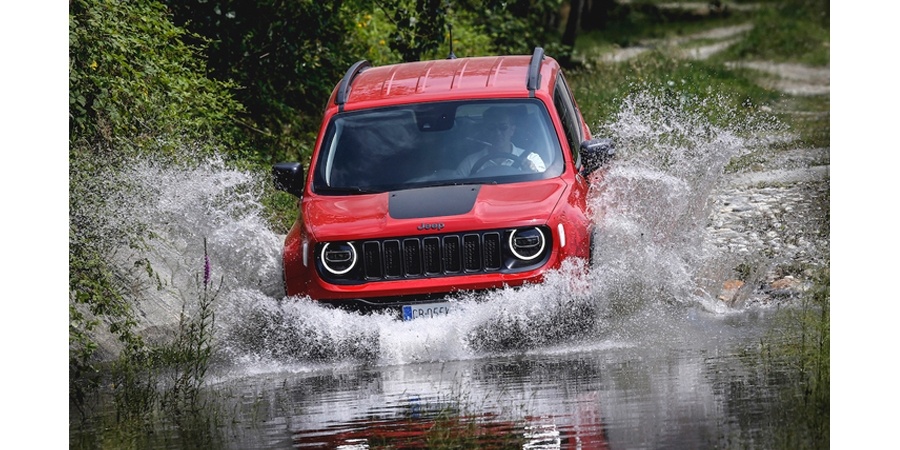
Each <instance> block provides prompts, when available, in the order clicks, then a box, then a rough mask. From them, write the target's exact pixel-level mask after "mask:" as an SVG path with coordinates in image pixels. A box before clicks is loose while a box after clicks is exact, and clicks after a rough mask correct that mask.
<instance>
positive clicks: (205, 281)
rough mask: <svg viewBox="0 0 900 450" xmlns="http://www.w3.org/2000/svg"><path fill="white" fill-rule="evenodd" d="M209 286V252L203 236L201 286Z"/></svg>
mask: <svg viewBox="0 0 900 450" xmlns="http://www.w3.org/2000/svg"><path fill="white" fill-rule="evenodd" d="M207 286H209V252H208V251H207V249H206V238H203V287H204V288H206V287H207Z"/></svg>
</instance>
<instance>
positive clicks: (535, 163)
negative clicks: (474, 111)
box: [456, 106, 547, 176]
mask: <svg viewBox="0 0 900 450" xmlns="http://www.w3.org/2000/svg"><path fill="white" fill-rule="evenodd" d="M483 117H484V121H485V125H486V128H487V130H488V132H487V135H486V136H485V138H486V142H484V144H485V146H484V148H483V149H481V151H478V152H475V153H473V154H471V155H469V156H467V157H466V158H465V159H463V160H462V162H460V163H459V166H457V169H456V170H457V172H458V173H459V174H461V175H463V176H470V175H474V174H475V173H477V172H478V171H480V170H481V169H483V168H485V167H491V166H498V165H499V166H513V165H517V166H518V167H519V169H521V170H522V171H526V172H543V171H545V170H547V166H546V164H544V160H543V159H541V157H540V155H538V154H537V153H534V152H528V151H526V150H525V149H523V148H521V147H518V146H516V145H515V144H513V142H512V140H511V139H512V136H513V134H514V133H515V132H516V124H515V121H513V118H512V114H510V112H509V111H508V110H507V109H504V108H501V107H496V106H494V107H491V108H488V109H487V110H486V111H485V112H484V115H483ZM479 142H482V141H479ZM504 155H509V156H504ZM482 160H484V161H482Z"/></svg>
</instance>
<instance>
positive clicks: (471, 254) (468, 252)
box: [463, 234, 481, 272]
mask: <svg viewBox="0 0 900 450" xmlns="http://www.w3.org/2000/svg"><path fill="white" fill-rule="evenodd" d="M463 265H464V267H465V269H466V271H467V272H477V271H479V270H481V236H479V235H477V234H467V235H465V236H463Z"/></svg>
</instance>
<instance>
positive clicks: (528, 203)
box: [303, 178, 568, 241]
mask: <svg viewBox="0 0 900 450" xmlns="http://www.w3.org/2000/svg"><path fill="white" fill-rule="evenodd" d="M567 187H568V186H567V184H566V183H565V182H564V181H563V180H562V179H560V178H554V179H550V180H541V181H534V182H525V183H513V184H500V185H459V186H440V187H428V188H419V189H409V190H403V191H395V192H384V193H378V194H361V195H352V196H324V195H315V196H313V195H311V196H307V197H305V198H304V199H303V218H304V220H303V222H304V224H305V226H306V227H307V232H308V233H310V234H312V235H313V236H314V237H315V238H316V240H319V241H327V240H355V239H373V238H385V237H392V236H397V237H402V236H411V235H419V234H436V233H456V232H464V231H471V230H485V229H493V228H507V227H517V226H526V225H540V224H543V223H546V222H547V219H548V218H549V217H550V215H551V214H552V212H553V210H554V208H556V205H557V204H558V203H559V200H560V198H562V197H563V195H564V194H565V192H566V190H567Z"/></svg>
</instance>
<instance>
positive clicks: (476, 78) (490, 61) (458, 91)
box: [328, 47, 559, 110]
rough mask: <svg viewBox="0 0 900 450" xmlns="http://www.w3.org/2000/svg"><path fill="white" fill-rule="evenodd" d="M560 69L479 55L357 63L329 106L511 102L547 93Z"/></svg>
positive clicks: (546, 61) (538, 54)
mask: <svg viewBox="0 0 900 450" xmlns="http://www.w3.org/2000/svg"><path fill="white" fill-rule="evenodd" d="M558 71H559V64H558V63H557V62H556V60H554V59H553V58H550V57H547V56H545V55H544V53H543V49H541V48H539V47H538V48H536V49H535V52H534V54H532V55H530V56H529V55H509V56H483V57H472V58H455V59H443V60H432V61H419V62H410V63H401V64H391V65H386V66H379V67H372V66H371V65H369V64H368V62H366V61H359V62H357V63H356V64H354V65H353V66H352V67H351V68H350V69H349V70H348V71H347V75H346V76H345V77H344V78H343V79H342V80H341V82H340V83H339V84H338V85H337V87H335V90H334V92H333V93H332V96H331V99H330V100H329V104H328V107H329V108H333V107H338V108H339V109H340V110H353V109H361V108H369V107H378V106H387V105H393V104H402V103H414V102H425V101H439V100H455V99H464V98H467V99H468V98H498V97H499V98H504V97H505V98H510V97H529V96H532V97H533V96H535V93H536V92H538V91H543V92H547V91H548V90H549V87H550V85H551V83H552V81H553V80H554V79H555V77H556V73H557V72H558Z"/></svg>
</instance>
